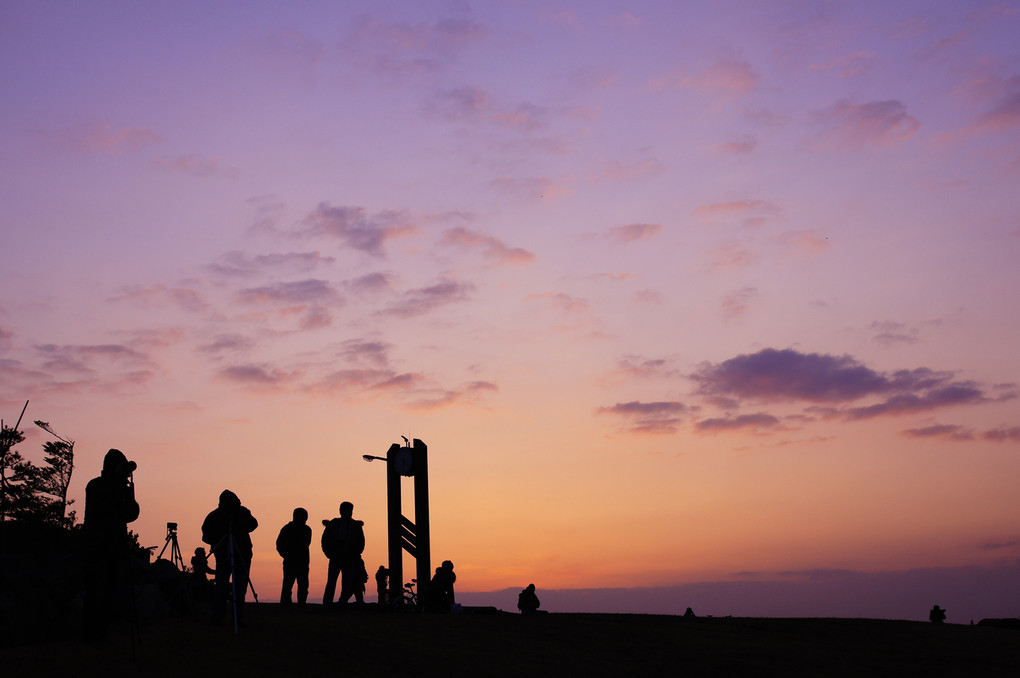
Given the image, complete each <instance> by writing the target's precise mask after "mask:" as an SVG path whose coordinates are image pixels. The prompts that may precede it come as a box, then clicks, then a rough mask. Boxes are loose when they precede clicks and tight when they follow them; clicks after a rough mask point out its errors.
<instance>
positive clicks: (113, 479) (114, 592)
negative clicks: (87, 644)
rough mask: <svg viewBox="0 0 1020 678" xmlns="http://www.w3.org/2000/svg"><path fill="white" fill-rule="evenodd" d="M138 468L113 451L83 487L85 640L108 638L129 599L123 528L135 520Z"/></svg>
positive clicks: (127, 561) (125, 543)
mask: <svg viewBox="0 0 1020 678" xmlns="http://www.w3.org/2000/svg"><path fill="white" fill-rule="evenodd" d="M137 467H138V465H137V464H135V462H133V461H128V458H127V457H125V456H124V453H123V452H121V451H120V450H113V449H111V450H110V451H109V452H107V453H106V457H105V458H104V459H103V471H102V473H101V474H100V475H99V476H98V477H97V478H93V479H92V480H90V481H89V483H88V485H86V486H85V520H84V525H83V532H84V536H85V605H84V608H83V610H82V621H83V635H84V636H85V638H86V639H87V640H100V639H102V638H104V637H106V634H107V632H108V631H109V629H110V624H111V622H112V621H113V618H114V616H115V613H116V607H117V601H118V597H119V598H120V599H121V600H126V599H127V598H126V596H124V595H121V594H122V593H124V594H127V595H130V591H128V587H127V574H128V570H127V568H128V567H129V566H130V553H129V551H128V544H129V541H128V529H127V524H128V523H130V522H133V521H134V520H136V519H137V518H138V512H139V509H138V502H137V501H135V485H134V480H133V478H132V474H134V471H135V469H136V468H137Z"/></svg>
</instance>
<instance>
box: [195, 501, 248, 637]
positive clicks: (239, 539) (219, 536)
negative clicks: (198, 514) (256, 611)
mask: <svg viewBox="0 0 1020 678" xmlns="http://www.w3.org/2000/svg"><path fill="white" fill-rule="evenodd" d="M258 526H259V522H258V521H257V520H255V517H254V516H252V514H251V511H249V510H248V509H247V508H245V507H244V506H241V500H240V499H238V498H237V495H236V494H234V493H233V492H231V491H230V490H223V492H221V493H220V501H219V506H218V507H216V508H215V509H213V510H212V511H211V512H210V513H209V515H207V516H206V517H205V522H203V523H202V541H204V542H205V543H206V544H209V545H210V546H212V553H213V555H214V556H216V603H215V609H214V611H213V618H214V619H215V620H219V619H222V618H223V615H224V614H225V613H226V611H227V599H228V597H229V598H231V599H232V600H233V601H234V603H235V614H236V616H235V618H234V621H236V622H240V618H241V609H242V607H243V606H244V597H245V594H246V593H247V590H248V574H249V572H250V571H251V555H252V547H251V533H252V532H253V531H254V530H255V528H256V527H258ZM231 547H233V548H231ZM231 585H232V586H233V588H231Z"/></svg>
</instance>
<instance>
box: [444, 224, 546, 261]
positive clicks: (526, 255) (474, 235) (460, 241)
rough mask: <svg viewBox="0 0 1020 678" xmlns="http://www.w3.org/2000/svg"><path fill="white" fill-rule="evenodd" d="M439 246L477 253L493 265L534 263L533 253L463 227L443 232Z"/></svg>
mask: <svg viewBox="0 0 1020 678" xmlns="http://www.w3.org/2000/svg"><path fill="white" fill-rule="evenodd" d="M439 244H440V245H447V246H454V247H460V248H462V249H468V250H476V251H479V252H481V253H482V256H484V257H485V258H486V259H488V260H489V261H490V262H492V263H494V264H509V265H515V264H516V265H520V264H530V263H532V262H533V261H535V255H534V253H532V252H529V251H528V250H526V249H523V248H521V247H510V246H509V245H507V244H506V243H505V242H503V241H502V240H500V239H499V238H495V237H493V236H491V235H485V234H482V233H478V232H476V231H472V230H469V229H467V228H464V227H457V228H451V229H448V230H447V231H445V232H443V237H442V238H440V240H439Z"/></svg>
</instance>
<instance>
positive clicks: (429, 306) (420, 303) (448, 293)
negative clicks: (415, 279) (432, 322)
mask: <svg viewBox="0 0 1020 678" xmlns="http://www.w3.org/2000/svg"><path fill="white" fill-rule="evenodd" d="M474 289H475V286H474V285H472V284H471V283H466V282H461V281H459V280H441V281H440V282H438V283H436V284H435V285H430V286H429V287H422V288H419V289H416V290H409V291H407V292H405V293H404V294H403V295H402V297H401V298H400V299H399V300H398V301H397V302H396V303H395V304H393V305H392V306H390V307H389V308H387V309H385V310H384V311H382V313H383V314H384V315H395V316H399V317H402V318H410V317H414V316H419V315H424V314H426V313H429V312H431V311H434V310H435V309H437V308H439V307H441V306H445V305H447V304H452V303H456V302H460V301H467V300H468V298H469V296H470V293H471V292H473V291H474Z"/></svg>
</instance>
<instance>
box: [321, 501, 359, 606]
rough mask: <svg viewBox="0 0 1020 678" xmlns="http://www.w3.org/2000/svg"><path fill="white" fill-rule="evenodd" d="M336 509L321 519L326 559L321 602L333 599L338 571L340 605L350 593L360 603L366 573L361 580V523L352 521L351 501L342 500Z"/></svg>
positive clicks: (329, 603)
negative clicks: (337, 512)
mask: <svg viewBox="0 0 1020 678" xmlns="http://www.w3.org/2000/svg"><path fill="white" fill-rule="evenodd" d="M339 510H340V517H339V518H333V519H332V520H323V521H322V524H323V527H324V529H323V530H322V552H323V553H324V554H326V557H327V558H329V568H328V570H327V571H326V589H325V591H323V594H322V604H323V605H324V606H327V607H328V606H330V605H332V604H333V602H334V600H333V598H334V595H335V593H336V580H337V577H339V576H340V575H341V574H343V578H342V579H341V585H340V598H339V602H340V603H341V604H344V603H346V602H347V601H348V600H350V598H351V596H352V595H353V596H354V597H355V600H357V601H358V602H359V603H363V602H364V597H363V595H362V592H363V591H364V590H365V582H366V581H367V580H368V575H367V573H366V574H365V575H364V579H362V573H363V572H364V570H365V561H363V560H362V559H361V554H362V552H363V551H364V550H365V523H363V522H362V521H360V520H354V517H353V516H354V504H352V503H351V502H349V501H345V502H343V503H342V504H340V509H339Z"/></svg>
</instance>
